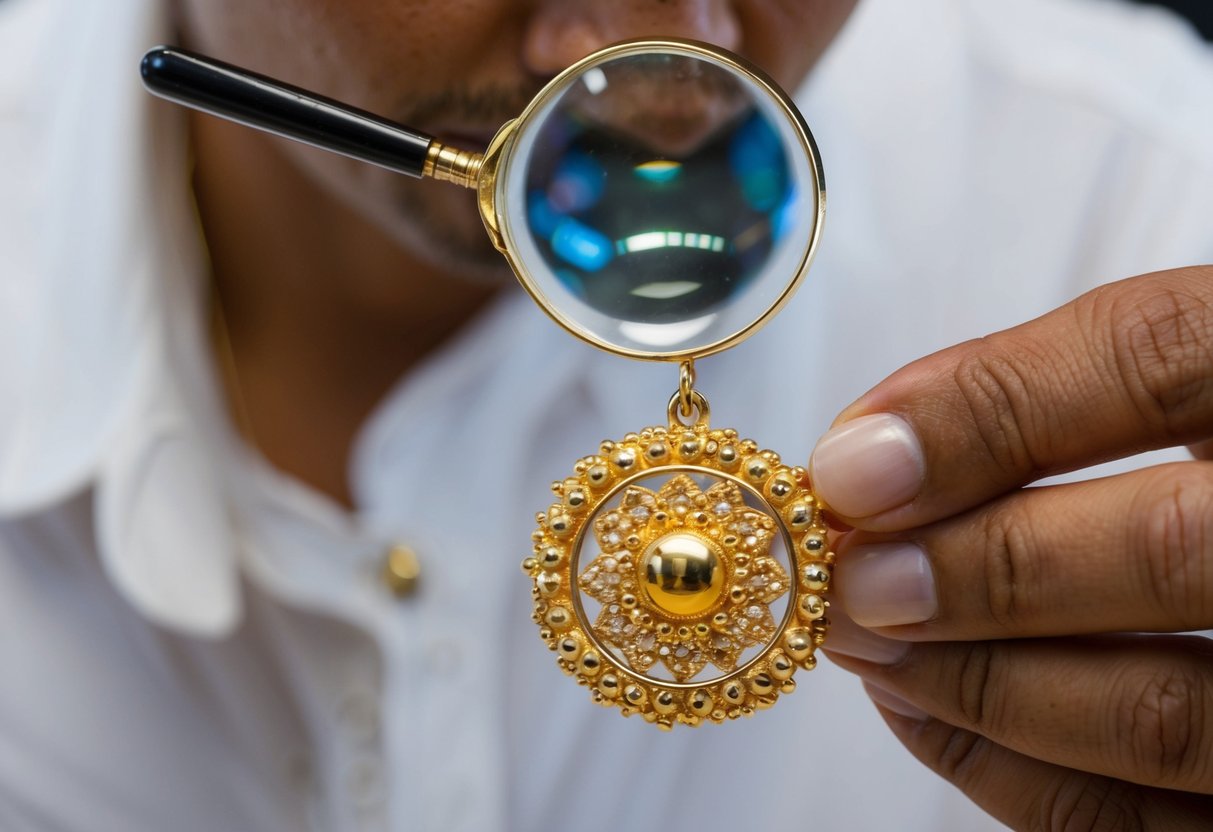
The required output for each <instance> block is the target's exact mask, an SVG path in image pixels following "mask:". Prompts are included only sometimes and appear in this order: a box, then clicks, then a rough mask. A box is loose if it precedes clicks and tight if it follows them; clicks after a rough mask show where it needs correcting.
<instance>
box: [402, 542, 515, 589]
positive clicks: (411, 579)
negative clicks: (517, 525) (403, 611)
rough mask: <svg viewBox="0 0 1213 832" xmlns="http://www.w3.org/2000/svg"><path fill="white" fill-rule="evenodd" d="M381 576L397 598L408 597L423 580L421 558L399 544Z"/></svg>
mask: <svg viewBox="0 0 1213 832" xmlns="http://www.w3.org/2000/svg"><path fill="white" fill-rule="evenodd" d="M528 560H530V558H528ZM524 563H525V561H524ZM380 578H381V579H382V580H383V583H384V585H385V586H387V588H388V589H389V590H390V591H391V593H392V594H393V595H395V596H396V597H397V598H407V597H408V596H410V595H412V594H413V593H414V592H416V591H417V584H418V582H419V581H420V580H421V560H420V559H419V558H418V557H417V553H416V552H414V551H413V550H412V549H411V548H409V547H408V546H405V545H404V544H397V545H395V546H393V547H392V548H390V549H388V552H387V556H386V557H385V558H384V560H383V571H382V572H380Z"/></svg>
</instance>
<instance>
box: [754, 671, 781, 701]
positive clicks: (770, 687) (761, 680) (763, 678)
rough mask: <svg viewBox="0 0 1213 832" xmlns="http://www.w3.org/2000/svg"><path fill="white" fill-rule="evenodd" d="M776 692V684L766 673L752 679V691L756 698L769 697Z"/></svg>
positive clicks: (756, 675)
mask: <svg viewBox="0 0 1213 832" xmlns="http://www.w3.org/2000/svg"><path fill="white" fill-rule="evenodd" d="M774 690H775V682H774V680H773V679H771V677H770V676H769V675H767V674H766V673H756V674H754V675H753V676H751V677H750V691H751V692H752V693H753V694H754V695H755V696H769V695H770V694H771V693H773V692H774Z"/></svg>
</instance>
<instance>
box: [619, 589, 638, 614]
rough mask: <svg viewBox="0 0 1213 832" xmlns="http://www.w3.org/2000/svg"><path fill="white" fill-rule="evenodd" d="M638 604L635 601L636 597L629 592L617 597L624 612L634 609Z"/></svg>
mask: <svg viewBox="0 0 1213 832" xmlns="http://www.w3.org/2000/svg"><path fill="white" fill-rule="evenodd" d="M638 603H639V601H637V600H636V596H635V595H633V594H632V593H630V592H625V593H624V594H623V595H621V596H619V606H621V607H623V608H624V609H625V610H633V609H636V604H638Z"/></svg>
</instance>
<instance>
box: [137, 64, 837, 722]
mask: <svg viewBox="0 0 1213 832" xmlns="http://www.w3.org/2000/svg"><path fill="white" fill-rule="evenodd" d="M142 71H143V78H144V81H145V83H146V84H147V86H148V88H149V89H150V90H151V91H152V92H154V93H156V94H158V95H161V96H163V97H165V98H169V99H171V100H174V101H177V102H179V103H182V104H186V105H188V106H191V107H195V108H197V109H200V110H204V111H206V112H209V113H212V114H215V115H219V116H222V117H225V118H228V119H232V120H235V121H238V122H241V123H243V124H246V125H250V126H252V127H257V128H260V129H263V130H268V131H270V132H273V133H276V134H278V135H282V136H287V137H289V138H293V139H297V140H300V141H303V142H307V143H309V144H312V145H315V146H318V147H322V148H326V149H328V150H333V151H336V152H338V153H342V154H344V155H347V156H351V157H354V158H357V159H361V160H364V161H367V162H370V163H373V164H377V165H380V166H383V167H386V168H390V169H392V170H395V171H399V172H400V173H404V174H407V175H410V176H415V177H423V176H428V177H433V178H435V179H439V180H445V181H449V182H453V183H456V184H458V185H462V186H465V187H468V188H472V189H474V190H475V192H476V200H477V203H478V205H479V210H480V214H481V218H482V219H483V221H484V225H485V228H486V229H487V231H488V233H489V236H490V237H491V239H492V241H493V243H494V245H495V246H496V247H497V248H498V249H499V250H500V251H501V252H502V253H503V254H504V255H505V257H506V259H507V260H508V261H509V263H510V266H511V267H512V268H513V270H514V272H515V273H516V274H517V276H518V279H519V280H520V281H521V282H522V285H523V286H524V287H525V288H526V290H527V291H528V292H529V293H530V295H531V296H532V297H533V298H534V300H535V301H536V302H537V303H538V304H539V305H540V306H541V307H542V308H543V309H544V310H545V311H546V312H547V313H548V315H549V316H551V317H552V318H553V319H554V320H555V321H557V322H558V323H559V324H560V325H561V326H563V327H564V328H565V329H567V330H568V331H569V332H571V333H573V334H574V335H576V336H577V337H579V338H582V339H583V340H585V341H587V342H589V343H591V344H593V345H595V346H597V347H599V348H601V349H604V350H607V351H610V352H613V353H617V354H620V355H624V356H629V357H632V358H640V359H649V360H667V361H679V362H681V367H680V379H679V387H678V391H677V392H675V394H674V395H673V396H672V397H671V399H670V401H669V404H668V407H667V411H666V412H667V416H668V422H667V423H666V424H664V425H658V426H654V427H650V428H644V429H641V430H638V431H634V432H632V433H629V434H627V435H625V436H624V437H623V438H622V439H620V440H617V441H608V442H603V443H602V444H601V445H600V446H599V448H598V450H597V452H596V453H592V454H590V455H588V456H586V457H583V458H582V459H581V460H579V461H578V462H577V463H576V464H575V465H574V467H573V474H572V476H570V477H568V478H566V479H564V480H562V481H558V482H556V483H554V484H553V491H554V493H555V495H556V498H555V502H553V503H552V505H551V506H550V507H548V509H547V510H546V511H544V512H540V513H539V514H538V515H537V517H536V522H537V528H536V530H535V532H534V533H533V535H532V537H533V540H532V543H533V554H532V555H531V556H529V557H527V558H525V559H524V560H523V563H522V568H523V571H524V572H525V573H526V574H527V575H528V576H529V577H530V578H531V579H532V597H533V599H534V609H533V617H534V620H535V622H536V623H537V624H538V625H539V627H540V636H541V637H542V639H543V640H544V641H545V642H546V643H547V645H548V647H549V648H550V649H551V650H552V651H554V652H555V654H556V656H557V661H558V663H559V664H560V666H561V667H562V668H563V669H564V670H565V671H566V672H567V673H569V674H570V675H573V676H575V677H576V678H577V679H578V681H579V682H580V683H581V684H583V685H585V686H586V687H587V688H589V689H590V690H591V692H592V695H593V696H594V698H595V699H596V700H597V701H599V702H602V703H604V704H613V705H617V706H618V707H619V708H620V709H621V710H622V712H623V713H624V714H625V715H632V714H639V715H642V716H643V717H644V719H646V720H648V721H650V722H654V723H656V724H657V725H659V726H661V727H665V728H670V727H672V726H673V725H674V724H675V723H676V722H682V723H685V724H689V725H698V724H701V723H702V722H704V721H712V722H722V721H724V720H726V719H733V718H736V717H738V716H746V715H749V714H751V713H753V712H754V711H756V710H758V709H761V708H764V707H766V706H768V705H770V704H772V703H773V702H774V700H775V699H776V698H777V697H778V696H779V695H780V694H781V693H789V692H790V691H791V690H792V689H794V687H795V682H794V680H792V678H791V676H792V673H793V672H794V671H795V670H796V669H797V668H803V669H812V668H813V667H814V666H815V665H816V658H815V656H814V653H815V651H816V649H817V648H818V647H819V646H820V645H821V644H822V643H823V641H824V639H825V636H826V631H827V629H828V626H829V620H828V618H827V615H826V613H827V609H828V607H829V601H828V592H829V584H830V580H831V575H832V567H833V562H834V555H833V553H832V552H831V551H830V547H829V534H828V530H827V527H826V524H825V520H824V514H823V509H822V506H821V505H820V503H819V501H818V500H817V499H816V497H815V496H814V495H813V494H812V492H811V484H810V483H809V479H808V474H807V472H806V471H805V470H804V469H803V468H801V467H799V466H791V465H788V464H786V463H784V462H783V461H782V460H781V459H780V457H779V455H778V454H776V453H774V452H772V451H769V450H762V449H761V446H760V445H758V444H757V443H756V442H753V441H752V440H749V439H743V438H741V437H740V435H739V434H738V433H737V431H735V430H732V429H724V430H722V429H719V428H714V427H712V426H711V425H710V424H709V409H708V402H707V399H706V398H704V396H703V395H702V394H701V393H700V392H699V391H698V390H696V389H695V388H694V369H693V361H694V359H697V358H701V357H703V356H706V355H710V354H712V353H714V352H718V351H720V350H723V349H725V348H727V347H730V346H732V345H734V344H736V343H738V342H739V341H741V340H742V339H744V338H745V337H746V336H748V335H749V334H750V333H752V332H753V331H754V330H755V329H756V328H758V327H760V326H761V325H762V324H764V323H765V322H766V321H767V320H769V319H770V318H771V316H773V315H774V314H775V313H776V312H778V311H779V309H780V308H781V307H782V306H783V305H784V304H785V303H786V302H787V300H788V299H789V298H790V296H791V294H792V292H793V291H794V290H795V289H796V287H797V286H798V285H799V283H800V282H801V280H802V278H803V276H804V274H805V272H806V270H807V268H808V265H809V263H810V261H811V259H812V256H813V253H814V251H815V250H816V248H817V243H818V239H819V238H820V236H821V229H822V220H823V217H824V212H825V186H824V183H823V177H822V169H821V162H820V159H819V156H818V152H817V147H816V145H815V144H814V141H813V137H812V134H811V133H810V132H809V129H808V127H807V126H806V125H805V124H804V121H803V120H802V118H801V117H800V114H799V113H798V111H797V110H796V108H795V106H794V105H793V104H792V102H791V101H790V100H789V98H788V97H787V96H786V95H785V94H784V93H783V92H782V91H781V90H780V89H779V87H778V86H777V85H776V84H775V83H774V82H773V81H772V80H771V79H769V78H768V77H767V76H766V75H765V74H763V73H762V72H761V71H760V70H759V69H757V68H756V67H754V66H751V65H749V64H747V63H745V62H744V61H743V60H742V59H740V58H738V57H737V56H735V55H732V54H730V53H727V52H724V51H722V50H718V49H715V48H713V47H710V46H706V45H704V44H700V43H694V42H690V41H681V40H644V41H631V42H625V43H620V44H616V45H614V46H610V47H608V48H606V49H603V50H602V51H600V52H596V53H594V54H592V55H590V56H589V57H587V58H585V59H584V60H582V61H580V62H578V63H577V64H575V65H573V66H571V67H570V68H569V69H567V70H566V71H564V72H563V73H561V74H560V75H558V76H557V77H555V78H554V79H553V80H552V81H551V82H550V83H548V84H547V85H546V86H545V87H544V88H543V89H542V90H541V91H540V92H539V94H538V95H537V96H536V97H535V99H534V100H533V101H532V102H531V103H530V104H529V105H528V106H527V107H526V109H525V110H524V111H523V112H522V113H521V114H520V115H519V116H518V118H517V119H514V120H512V121H510V122H508V123H506V124H505V125H503V126H502V127H501V129H500V130H499V131H498V132H497V134H496V135H495V137H494V138H493V139H492V141H491V142H490V144H489V146H488V147H487V148H486V149H485V150H484V151H483V152H472V151H468V150H463V149H458V148H453V147H449V146H446V145H444V144H442V143H441V142H439V141H437V140H435V139H434V138H432V137H430V136H426V135H424V134H421V133H418V132H417V131H414V130H411V129H409V128H407V127H403V126H401V125H398V124H394V123H392V122H389V121H386V120H384V119H381V118H378V117H376V116H374V115H371V114H369V113H366V112H362V111H358V110H354V109H351V108H349V107H346V106H345V105H342V104H340V103H338V102H335V101H332V100H330V99H326V98H321V97H318V96H316V95H313V94H311V93H308V92H306V91H304V90H300V89H298V88H295V87H291V86H288V85H285V84H282V83H280V82H277V81H274V80H271V79H269V78H266V77H264V76H260V75H255V74H253V73H250V72H247V71H245V70H242V69H238V68H236V67H233V66H229V65H226V64H222V63H219V62H216V61H213V60H210V59H207V58H204V57H202V56H200V55H196V54H192V53H189V52H186V51H184V50H180V49H175V48H168V47H161V48H157V49H153V50H152V51H151V52H149V53H148V54H147V55H146V56H145V57H144V60H143V65H142Z"/></svg>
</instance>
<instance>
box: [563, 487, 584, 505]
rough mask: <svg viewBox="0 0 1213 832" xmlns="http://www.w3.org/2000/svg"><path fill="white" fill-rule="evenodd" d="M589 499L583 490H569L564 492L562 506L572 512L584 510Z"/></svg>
mask: <svg viewBox="0 0 1213 832" xmlns="http://www.w3.org/2000/svg"><path fill="white" fill-rule="evenodd" d="M589 499H590V497H589V495H588V494H586V493H585V489H584V488H570V489H568V490H566V491H565V492H564V504H565V505H566V506H568V507H569V508H571V509H573V510H576V509H579V508H584V507H585V504H586V502H588V501H589Z"/></svg>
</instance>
